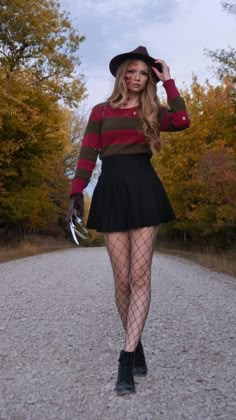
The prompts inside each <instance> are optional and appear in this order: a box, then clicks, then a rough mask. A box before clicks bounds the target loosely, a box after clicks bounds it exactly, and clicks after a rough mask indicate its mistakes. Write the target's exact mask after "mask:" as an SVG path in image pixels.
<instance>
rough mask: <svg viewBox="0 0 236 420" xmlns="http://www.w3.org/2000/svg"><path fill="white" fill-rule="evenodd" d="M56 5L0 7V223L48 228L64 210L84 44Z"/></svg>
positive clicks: (19, 2) (16, 1)
mask: <svg viewBox="0 0 236 420" xmlns="http://www.w3.org/2000/svg"><path fill="white" fill-rule="evenodd" d="M59 6H60V5H59V3H58V2H55V1H52V0H49V1H46V0H43V1H41V2H37V1H35V0H32V1H31V2H28V1H27V0H7V1H5V0H0V25H1V33H0V70H1V71H0V95H1V108H0V193H1V200H0V224H1V225H4V226H21V227H22V229H25V228H27V229H28V228H30V229H38V228H46V227H47V226H48V224H49V223H51V222H52V221H55V220H56V218H57V217H58V216H59V215H60V214H61V213H62V211H64V210H63V209H64V207H65V204H63V203H64V201H65V200H66V198H67V196H68V190H69V180H68V177H67V167H66V165H65V160H66V156H67V155H68V153H69V150H70V149H71V147H72V146H71V141H72V138H71V118H72V116H71V111H70V110H69V108H68V107H78V106H79V104H80V102H81V100H82V99H83V98H84V96H85V92H86V91H85V85H84V82H83V77H82V76H81V75H79V73H78V65H79V57H78V55H77V54H78V53H77V51H78V48H79V44H80V42H82V41H83V37H79V35H77V34H76V31H75V30H74V29H73V28H72V26H71V23H70V21H69V18H68V16H67V15H66V14H65V12H61V11H60V9H59Z"/></svg>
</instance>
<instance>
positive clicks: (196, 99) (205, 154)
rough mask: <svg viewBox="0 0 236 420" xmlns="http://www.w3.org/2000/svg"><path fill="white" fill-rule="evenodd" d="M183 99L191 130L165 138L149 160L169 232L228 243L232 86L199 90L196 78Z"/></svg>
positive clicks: (234, 160) (232, 202)
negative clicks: (164, 196) (169, 211)
mask: <svg viewBox="0 0 236 420" xmlns="http://www.w3.org/2000/svg"><path fill="white" fill-rule="evenodd" d="M183 96H184V98H185V100H186V102H187V109H188V111H189V114H190V118H191V125H190V129H188V130H185V131H183V132H179V133H170V134H165V139H164V147H163V150H162V152H161V153H160V154H159V155H158V156H155V157H154V159H153V162H154V166H155V168H156V170H157V173H158V174H159V175H160V177H161V179H162V180H163V182H164V185H165V186H166V188H167V191H168V193H169V196H170V198H171V201H172V203H173V206H174V209H175V212H176V216H177V218H176V221H174V222H173V223H172V225H171V226H172V232H182V233H183V232H185V233H188V234H189V235H188V236H190V237H192V238H193V239H196V240H199V239H200V238H201V237H205V238H207V239H209V238H211V239H217V240H221V241H222V243H223V242H224V243H227V242H228V241H231V239H232V237H233V235H235V230H236V229H235V226H236V182H235V181H236V148H235V104H234V97H233V95H232V82H230V81H228V82H226V81H225V83H224V84H222V85H220V86H216V87H214V86H212V85H210V84H209V83H206V85H205V86H201V85H200V84H199V83H198V81H197V78H196V77H195V78H194V79H193V83H192V85H191V88H190V89H189V90H186V91H185V92H183Z"/></svg>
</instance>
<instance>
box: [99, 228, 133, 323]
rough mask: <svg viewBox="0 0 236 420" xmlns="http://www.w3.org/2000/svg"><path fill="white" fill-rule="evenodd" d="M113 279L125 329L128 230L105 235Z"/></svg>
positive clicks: (128, 269) (127, 280)
mask: <svg viewBox="0 0 236 420" xmlns="http://www.w3.org/2000/svg"><path fill="white" fill-rule="evenodd" d="M104 236H105V241H106V247H107V251H108V254H109V257H110V261H111V266H112V270H113V275H114V281H115V299H116V305H117V309H118V312H119V315H120V318H121V321H122V324H123V327H124V329H125V330H126V323H127V315H128V308H129V302H130V237H129V232H112V233H106V234H105V235H104Z"/></svg>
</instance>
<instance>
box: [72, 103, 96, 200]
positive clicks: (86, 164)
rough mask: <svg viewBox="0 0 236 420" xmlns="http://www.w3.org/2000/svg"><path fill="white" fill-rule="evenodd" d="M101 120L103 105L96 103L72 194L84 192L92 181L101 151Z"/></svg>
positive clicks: (81, 150) (86, 133)
mask: <svg viewBox="0 0 236 420" xmlns="http://www.w3.org/2000/svg"><path fill="white" fill-rule="evenodd" d="M101 121H102V113H101V106H100V105H96V106H95V107H94V108H93V109H92V111H91V114H90V116H89V120H88V124H87V127H86V130H85V133H84V137H83V140H82V144H81V149H80V153H79V157H78V161H77V166H76V171H75V176H74V178H73V180H72V184H71V189H70V196H71V195H73V194H77V193H82V192H83V190H84V188H86V186H87V185H88V183H89V181H90V178H91V175H92V172H93V169H94V167H95V165H96V161H97V156H98V153H99V151H100V133H101Z"/></svg>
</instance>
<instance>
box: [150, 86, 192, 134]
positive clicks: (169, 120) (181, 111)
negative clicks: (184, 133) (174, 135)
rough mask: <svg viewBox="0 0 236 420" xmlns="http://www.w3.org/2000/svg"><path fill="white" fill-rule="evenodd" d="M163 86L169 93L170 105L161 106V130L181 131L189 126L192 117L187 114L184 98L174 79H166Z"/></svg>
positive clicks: (159, 117) (159, 116)
mask: <svg viewBox="0 0 236 420" xmlns="http://www.w3.org/2000/svg"><path fill="white" fill-rule="evenodd" d="M163 86H164V88H165V90H166V93H167V101H168V105H169V107H166V106H161V107H160V111H159V115H158V119H159V124H160V131H180V130H184V129H185V128H188V127H189V125H190V119H189V117H188V114H187V110H186V106H185V102H184V99H183V98H182V97H181V96H180V94H179V91H178V89H177V88H176V86H175V82H174V80H173V79H169V80H166V81H165V82H164V83H163Z"/></svg>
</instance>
